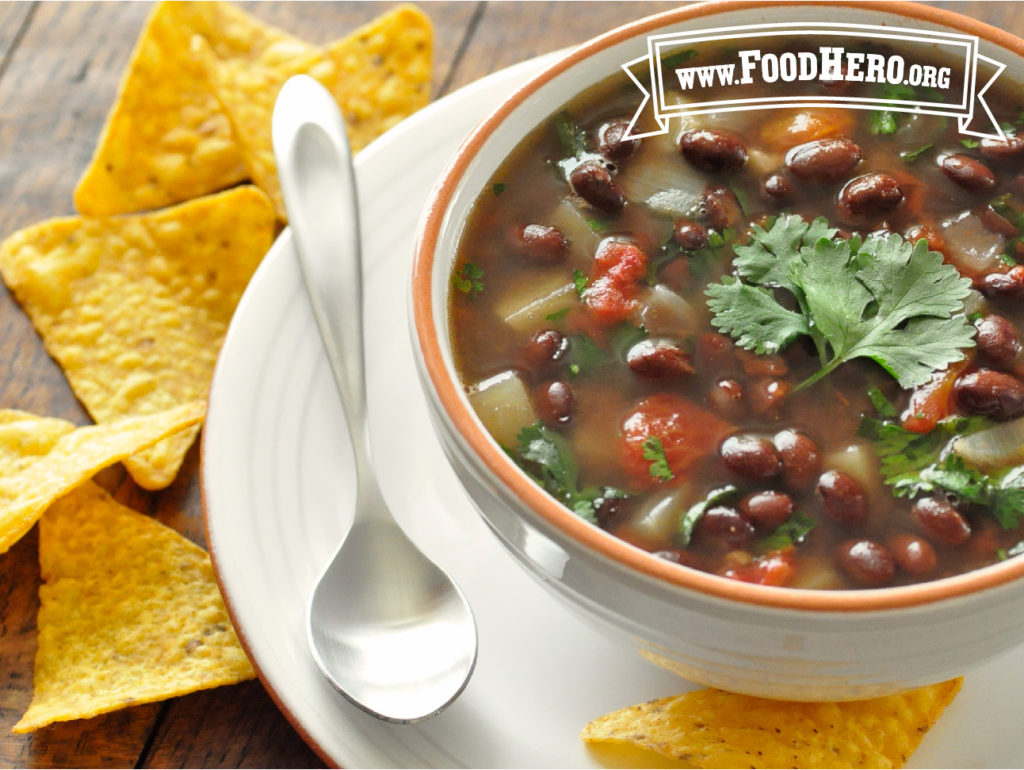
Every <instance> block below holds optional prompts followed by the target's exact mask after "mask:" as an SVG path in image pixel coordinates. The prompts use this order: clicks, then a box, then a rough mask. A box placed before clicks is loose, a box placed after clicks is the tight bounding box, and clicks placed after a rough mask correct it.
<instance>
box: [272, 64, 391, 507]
mask: <svg viewBox="0 0 1024 770" xmlns="http://www.w3.org/2000/svg"><path fill="white" fill-rule="evenodd" d="M271 131H272V135H273V144H274V154H275V156H276V160H277V173H278V179H279V181H280V185H281V193H282V195H283V196H284V201H285V208H286V210H287V211H288V219H289V224H290V227H291V231H292V237H293V238H294V240H295V247H296V252H297V253H298V255H299V264H300V266H301V269H302V276H303V279H304V280H305V283H306V288H307V290H308V293H309V298H310V303H311V305H312V308H313V315H314V317H315V318H316V323H317V326H318V327H319V329H320V336H321V338H322V340H323V344H324V349H325V351H326V353H327V359H328V361H329V362H330V365H331V371H332V372H333V374H334V380H335V383H336V384H337V386H338V392H339V394H340V395H341V401H342V405H343V406H344V409H345V419H346V421H347V422H348V428H349V435H350V436H351V438H352V450H353V452H354V454H355V460H356V472H357V475H358V478H359V483H360V486H361V487H362V486H363V485H364V484H365V483H366V480H367V479H371V478H373V474H372V472H371V469H370V442H369V435H368V433H367V425H366V380H365V374H364V372H365V359H364V354H363V285H362V284H363V271H362V257H361V248H362V244H361V241H360V236H359V208H358V206H359V201H358V196H357V188H356V182H355V172H354V170H353V168H352V153H351V151H350V149H349V144H348V135H347V134H346V132H345V123H344V120H343V119H342V117H341V112H340V111H339V109H338V105H337V103H336V102H335V101H334V97H333V96H332V95H331V93H330V92H329V91H328V90H327V89H326V88H324V87H323V86H322V85H321V84H320V83H319V82H317V81H316V80H314V79H313V78H311V77H309V76H307V75H296V76H295V77H293V78H291V79H289V80H288V81H287V82H286V83H285V84H284V86H283V87H282V88H281V92H280V94H279V95H278V97H277V103H276V105H275V107H274V116H273V121H272V124H271ZM299 180H301V184H300V182H299Z"/></svg>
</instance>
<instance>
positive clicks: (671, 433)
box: [622, 393, 734, 488]
mask: <svg viewBox="0 0 1024 770" xmlns="http://www.w3.org/2000/svg"><path fill="white" fill-rule="evenodd" d="M733 431H734V428H733V426H732V425H730V424H729V423H727V422H725V421H724V420H720V419H719V418H718V417H716V416H715V415H713V414H711V413H710V412H707V411H705V410H704V409H701V408H700V407H699V406H697V405H696V404H694V403H693V402H692V401H689V400H687V399H685V398H683V397H682V396H679V395H676V394H675V393H659V394H658V395H655V396H651V397H650V398H645V399H643V400H642V401H640V402H638V403H637V404H636V405H635V406H634V407H633V410H632V411H631V412H630V414H629V416H627V417H626V419H625V421H624V422H623V424H622V437H623V466H624V467H625V469H626V472H627V473H628V474H629V477H630V480H631V481H632V482H633V483H634V484H635V485H636V486H637V487H638V488H644V487H651V486H654V485H655V484H658V483H659V481H658V479H656V478H654V477H652V476H651V471H650V468H651V460H648V459H646V458H645V457H644V442H645V441H647V439H648V438H650V437H652V436H654V437H656V438H658V439H659V440H660V441H661V445H662V447H663V448H664V450H665V459H666V460H667V461H668V467H669V470H671V471H672V475H673V476H674V477H675V479H674V480H679V479H680V478H682V477H684V475H685V473H686V471H687V469H688V468H689V467H690V466H691V465H693V464H694V463H695V462H696V461H697V460H699V459H700V458H702V457H704V456H706V455H708V454H709V453H711V452H713V451H715V450H716V448H717V447H718V445H719V443H721V441H722V440H723V439H724V438H725V437H726V436H728V435H729V434H730V433H732V432H733Z"/></svg>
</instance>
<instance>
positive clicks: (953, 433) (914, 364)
mask: <svg viewBox="0 0 1024 770" xmlns="http://www.w3.org/2000/svg"><path fill="white" fill-rule="evenodd" d="M716 55H717V54H716V52H715V51H714V50H712V49H710V48H708V49H695V50H688V52H687V58H698V57H699V58H700V59H701V60H704V61H708V62H714V61H715V56H716ZM787 87H788V86H786V85H785V84H781V85H780V89H781V90H780V95H784V94H785V93H786V91H785V89H786V88H787ZM803 87H804V88H806V84H804V85H803ZM819 87H820V88H821V89H822V90H823V93H825V92H828V93H834V92H835V90H836V89H845V91H844V93H846V94H848V95H854V96H856V95H865V94H867V95H872V96H878V93H877V88H878V87H877V86H871V85H868V84H863V83H861V84H857V83H847V82H827V83H821V84H820V85H819ZM872 89H874V90H872ZM742 95H743V94H742V92H740V93H737V89H736V88H735V87H733V88H732V89H731V90H730V96H731V97H737V96H742ZM712 96H713V94H712ZM676 97H677V98H680V99H682V98H683V96H682V95H681V94H677V95H676ZM702 98H709V97H708V95H707V94H704V95H703V96H702ZM993 101H994V102H996V103H1001V104H1003V105H1006V106H1008V107H1009V106H1013V105H1016V104H1017V103H1018V101H1017V100H1016V98H1015V97H1014V96H1012V95H1008V94H1004V95H1003V96H1002V97H1001V98H1000V99H998V100H993ZM638 103H639V100H638V98H637V97H636V96H635V90H634V87H633V86H632V84H631V83H629V82H627V81H626V79H625V78H624V77H623V78H618V79H614V78H613V79H612V80H610V81H608V82H606V83H603V84H601V85H599V86H597V87H595V88H593V89H591V90H590V91H588V92H586V93H585V94H583V95H582V96H581V97H579V98H578V99H576V100H574V101H572V102H570V103H569V104H567V105H566V106H565V107H564V108H562V109H560V110H559V111H558V112H557V113H556V114H554V115H553V116H552V117H551V119H550V120H549V121H548V122H546V123H545V124H544V125H542V126H539V127H538V128H537V129H536V130H535V131H534V132H532V133H531V134H530V135H529V136H528V137H527V138H526V139H525V140H524V141H523V142H522V143H521V144H520V145H519V146H518V147H517V148H516V149H515V150H514V152H513V153H512V154H511V155H510V157H509V158H508V159H507V160H506V162H505V163H504V164H503V165H502V167H501V168H500V169H499V170H498V172H497V173H496V174H495V175H494V176H493V178H492V179H491V180H490V181H489V183H488V185H487V186H486V188H485V190H484V192H483V193H482V194H481V196H480V198H479V201H478V203H477V205H476V207H475V209H474V211H473V212H472V214H471V216H470V218H469V221H468V222H467V225H466V228H465V231H464V233H463V235H462V238H461V242H460V246H459V254H458V255H457V259H456V263H455V268H454V270H453V274H452V287H453V291H452V292H451V304H450V314H451V328H452V330H453V331H452V335H453V350H454V352H455V357H456V364H457V368H458V370H459V372H460V376H461V377H462V380H463V382H464V384H465V386H466V389H467V394H468V397H469V400H470V402H471V404H472V405H473V407H474V409H475V410H476V412H477V414H478V415H479V416H480V418H481V420H482V422H483V423H484V425H485V427H486V428H487V429H488V430H489V431H490V433H491V434H492V435H493V436H494V438H495V439H496V440H497V441H498V442H499V444H501V445H502V446H503V447H504V448H505V450H506V451H507V452H508V454H509V455H510V456H511V457H512V458H513V459H514V460H515V461H516V462H517V463H518V464H519V465H520V467H521V468H522V469H523V470H524V471H525V472H526V473H528V474H529V475H530V476H531V477H532V478H534V480H536V481H537V483H538V484H540V485H541V486H542V487H543V488H544V489H545V490H546V491H547V492H548V493H549V494H551V495H552V496H554V497H555V498H556V499H557V500H559V501H560V502H561V503H563V504H564V505H565V506H567V507H568V508H569V509H571V510H572V511H574V512H575V513H576V514H577V515H579V516H581V517H583V518H585V519H587V520H588V521H590V522H592V523H593V524H595V525H596V526H599V527H601V528H603V529H605V530H607V531H609V532H611V533H612V534H614V535H616V536H618V537H620V538H622V539H624V540H626V541H627V542H629V543H631V544H633V545H635V546H637V547H639V548H642V549H645V550H647V551H650V552H652V553H654V554H656V555H657V556H659V557H661V558H663V559H666V560H668V561H672V562H675V563H678V564H682V565H684V566H686V567H691V568H695V569H700V570H704V571H708V572H712V573H715V574H718V575H721V576H724V577H727V578H732V579H737V580H743V581H748V582H755V583H761V584H766V585H776V586H792V587H803V588H826V589H827V588H858V587H874V586H889V585H900V584H907V583H914V582H919V581H922V580H931V579H936V578H940V577H944V576H949V575H955V574H959V573H961V572H965V571H968V570H972V569H977V568H980V567H983V566H986V565H989V564H993V563H995V562H997V561H1000V560H1002V559H1006V558H1012V557H1014V556H1016V555H1019V554H1021V553H1022V552H1024V529H1022V527H1024V352H1022V345H1021V341H1020V331H1019V329H1020V325H1021V324H1022V323H1024V306H1022V305H1021V303H1020V298H1021V297H1022V296H1024V264H1018V261H1020V262H1022V263H1024V175H1022V171H1024V128H1022V126H1024V123H1022V122H1020V118H1021V116H1020V115H1019V114H1018V113H1017V111H1016V108H1015V106H1014V107H1013V109H1012V110H1009V111H1007V113H1006V114H1004V115H998V116H997V117H1001V118H1003V119H1004V123H1005V125H1004V128H1005V130H1006V131H1007V138H1006V139H1005V140H990V139H982V140H975V139H972V138H969V137H964V136H962V135H960V134H958V133H957V126H956V123H955V121H952V120H949V119H946V118H943V117H938V116H932V115H924V114H905V113H898V112H892V111H885V110H878V111H869V110H847V109H841V108H832V107H808V108H785V109H776V110H763V111H760V112H731V113H721V114H712V115H700V116H691V117H686V118H684V119H683V125H682V127H681V128H676V129H674V130H673V131H672V132H670V133H669V134H668V135H665V136H651V137H646V138H644V139H640V140H637V139H633V138H629V137H628V136H627V131H626V129H627V126H628V124H629V120H630V117H631V116H632V115H633V114H634V112H635V111H636V108H637V106H638Z"/></svg>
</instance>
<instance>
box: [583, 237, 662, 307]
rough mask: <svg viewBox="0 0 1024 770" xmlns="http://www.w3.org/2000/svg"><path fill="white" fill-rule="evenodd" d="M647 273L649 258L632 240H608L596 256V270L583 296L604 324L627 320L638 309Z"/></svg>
mask: <svg viewBox="0 0 1024 770" xmlns="http://www.w3.org/2000/svg"><path fill="white" fill-rule="evenodd" d="M646 274H647V255H646V254H644V252H643V251H641V249H640V247H639V246H637V245H636V244H634V243H629V242H628V241H605V242H604V243H603V244H601V247H600V248H599V249H598V250H597V254H596V255H595V257H594V271H593V273H592V274H591V276H590V284H589V285H588V286H587V290H586V293H585V294H584V295H583V299H584V302H585V303H586V304H587V307H589V308H590V310H591V312H592V313H593V314H594V317H595V318H596V319H597V320H599V321H600V322H602V323H604V324H609V325H610V324H616V323H619V322H620V321H624V320H625V319H626V318H627V317H628V316H629V314H630V313H632V312H633V309H634V308H635V307H636V304H637V301H636V294H637V291H638V289H639V282H640V281H641V280H642V279H643V277H644V275H646Z"/></svg>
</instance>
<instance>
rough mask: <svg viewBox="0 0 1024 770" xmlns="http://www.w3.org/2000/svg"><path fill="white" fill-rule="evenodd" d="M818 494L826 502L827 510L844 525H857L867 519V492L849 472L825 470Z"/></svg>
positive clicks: (820, 480) (819, 482)
mask: <svg viewBox="0 0 1024 770" xmlns="http://www.w3.org/2000/svg"><path fill="white" fill-rule="evenodd" d="M818 494H820V495H821V499H822V500H823V501H824V503H825V512H826V513H828V515H829V516H831V517H832V519H833V520H835V521H836V522H838V523H839V524H842V525H843V526H844V527H856V526H859V525H861V524H863V523H864V522H865V521H867V518H868V495H867V492H865V491H864V487H863V486H861V483H860V482H859V481H857V479H855V478H854V477H853V476H851V475H850V474H849V473H846V472H845V471H825V472H824V473H823V474H821V477H820V478H819V479H818Z"/></svg>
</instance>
